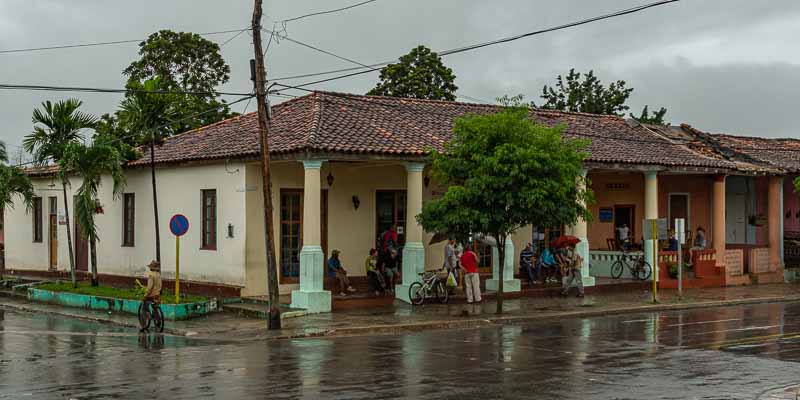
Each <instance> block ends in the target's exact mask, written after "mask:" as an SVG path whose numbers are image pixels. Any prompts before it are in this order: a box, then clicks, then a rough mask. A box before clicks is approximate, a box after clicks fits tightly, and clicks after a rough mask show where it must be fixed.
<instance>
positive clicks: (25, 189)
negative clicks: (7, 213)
mask: <svg viewBox="0 0 800 400" xmlns="http://www.w3.org/2000/svg"><path fill="white" fill-rule="evenodd" d="M16 197H20V198H21V199H22V202H23V203H24V204H25V206H26V208H27V209H31V207H32V206H33V197H34V193H33V184H32V183H31V180H30V178H28V175H26V174H25V171H23V170H22V169H20V168H18V167H15V166H11V165H8V153H7V152H6V144H5V143H3V142H0V212H2V210H3V209H4V208H13V207H14V198H16Z"/></svg>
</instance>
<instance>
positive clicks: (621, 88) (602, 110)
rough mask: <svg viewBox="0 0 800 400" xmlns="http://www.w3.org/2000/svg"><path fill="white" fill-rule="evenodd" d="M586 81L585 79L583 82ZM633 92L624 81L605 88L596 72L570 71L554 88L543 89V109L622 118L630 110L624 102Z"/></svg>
mask: <svg viewBox="0 0 800 400" xmlns="http://www.w3.org/2000/svg"><path fill="white" fill-rule="evenodd" d="M581 78H583V79H581ZM631 92H633V89H632V88H626V87H625V81H616V82H612V83H611V84H610V85H608V87H605V86H604V85H603V83H602V82H600V79H599V78H597V77H596V76H595V75H594V71H591V70H590V71H589V72H588V73H586V74H581V73H580V72H575V69H574V68H573V69H570V70H569V74H567V77H566V79H564V78H563V77H562V76H561V75H559V76H558V78H556V85H555V87H550V86H547V85H545V86H544V88H543V89H542V99H544V100H545V103H544V104H542V106H541V107H542V108H547V109H554V110H561V111H572V112H584V113H590V114H612V115H619V116H622V115H623V114H622V113H623V112H625V111H627V110H628V108H629V107H628V106H626V105H625V101H627V100H628V97H630V95H631Z"/></svg>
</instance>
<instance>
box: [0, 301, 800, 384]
mask: <svg viewBox="0 0 800 400" xmlns="http://www.w3.org/2000/svg"><path fill="white" fill-rule="evenodd" d="M798 317H800V304H785V305H784V304H767V305H757V306H743V307H727V308H715V309H702V310H694V311H685V312H672V313H653V314H640V315H626V316H616V317H608V318H588V319H569V320H562V321H557V322H546V323H545V322H540V323H536V324H530V325H521V326H498V327H492V328H482V329H470V330H456V331H434V332H425V333H417V334H407V335H399V336H369V337H348V338H336V339H303V340H294V341H270V342H247V343H225V342H215V341H195V340H190V339H186V338H182V337H174V336H160V335H144V336H143V335H139V334H138V333H136V332H135V331H132V330H130V329H122V328H115V327H112V326H109V325H98V324H94V323H88V322H79V321H75V320H68V319H63V318H58V317H51V316H45V315H34V314H26V313H17V312H11V311H3V309H2V308H0V351H2V352H1V353H0V398H9V399H19V398H56V399H58V398H75V399H93V398H140V399H145V398H164V399H170V400H177V399H196V398H222V399H240V398H275V399H278V398H326V399H328V398H345V399H378V398H430V399H438V398H460V399H465V398H473V399H485V398H541V399H754V398H760V397H764V398H766V397H768V396H769V395H768V394H767V393H768V392H769V391H771V390H775V389H780V388H784V387H793V386H797V385H800V321H798ZM770 398H772V397H770Z"/></svg>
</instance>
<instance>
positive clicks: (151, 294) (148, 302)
mask: <svg viewBox="0 0 800 400" xmlns="http://www.w3.org/2000/svg"><path fill="white" fill-rule="evenodd" d="M147 267H148V268H149V270H148V271H147V288H146V289H145V291H144V298H143V299H142V302H143V303H144V309H145V310H146V311H147V312H148V313H151V314H152V312H153V309H152V304H153V303H158V302H160V301H161V263H159V262H158V261H151V262H150V265H148V266H147Z"/></svg>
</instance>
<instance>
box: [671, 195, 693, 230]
mask: <svg viewBox="0 0 800 400" xmlns="http://www.w3.org/2000/svg"><path fill="white" fill-rule="evenodd" d="M668 201H669V214H668V215H667V217H668V218H669V226H670V227H671V228H672V229H673V230H674V229H675V220H676V219H678V218H683V220H684V223H683V228H684V235H685V236H684V237H686V238H690V237H691V234H689V232H691V231H692V228H691V226H692V223H691V222H690V220H689V216H690V213H689V193H670V194H669V199H668Z"/></svg>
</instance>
